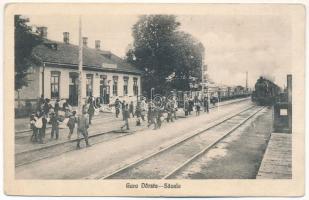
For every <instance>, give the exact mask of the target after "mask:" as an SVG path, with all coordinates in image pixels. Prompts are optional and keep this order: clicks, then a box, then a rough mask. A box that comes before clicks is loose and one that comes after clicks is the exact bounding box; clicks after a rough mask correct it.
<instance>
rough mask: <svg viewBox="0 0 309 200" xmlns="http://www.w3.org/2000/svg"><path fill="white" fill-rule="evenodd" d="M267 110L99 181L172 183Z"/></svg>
mask: <svg viewBox="0 0 309 200" xmlns="http://www.w3.org/2000/svg"><path fill="white" fill-rule="evenodd" d="M263 109H264V107H257V106H252V107H250V108H247V109H245V110H243V111H241V112H239V113H237V114H235V115H232V116H231V117H228V118H226V119H225V120H223V121H221V122H219V123H217V124H214V125H212V126H211V127H208V128H206V129H205V130H202V131H199V132H196V133H195V134H193V135H190V136H188V137H186V138H184V139H181V140H180V141H177V142H176V143H174V144H171V145H169V146H167V147H166V148H164V149H161V150H159V151H157V152H155V153H153V154H151V155H149V156H147V157H145V158H141V159H139V160H137V161H136V162H133V163H131V164H129V165H127V166H124V167H122V168H120V169H118V170H116V171H114V172H112V173H110V174H108V175H105V176H101V177H100V176H98V177H96V178H97V179H170V178H172V177H173V176H174V175H175V174H176V173H177V172H179V171H180V170H181V169H183V168H184V167H185V166H187V165H188V164H189V163H192V162H194V160H195V159H197V158H198V157H200V156H201V155H203V154H204V153H206V152H207V151H208V150H210V149H211V148H213V147H214V146H215V145H216V144H217V143H219V142H220V141H221V140H223V139H224V138H225V137H227V136H228V135H229V134H230V133H232V132H234V131H235V130H236V129H237V128H238V127H240V126H241V125H243V124H244V123H245V122H246V121H247V120H249V119H250V118H251V117H253V116H254V115H255V114H257V113H258V112H260V111H261V110H263Z"/></svg>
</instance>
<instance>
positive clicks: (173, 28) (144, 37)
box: [127, 15, 204, 95]
mask: <svg viewBox="0 0 309 200" xmlns="http://www.w3.org/2000/svg"><path fill="white" fill-rule="evenodd" d="M179 27H180V23H179V22H178V21H177V20H176V16H174V15H146V16H141V17H140V19H139V20H138V22H137V23H136V24H135V25H134V26H133V38H134V43H133V48H132V49H130V50H129V51H128V52H127V60H128V61H129V62H130V63H132V64H133V65H135V66H136V67H137V68H139V69H140V70H142V71H143V81H142V84H143V89H144V90H145V91H146V92H147V94H148V95H149V93H150V89H151V88H155V91H156V93H158V92H159V93H161V94H163V93H165V92H166V91H170V90H171V89H178V90H188V89H189V84H190V81H191V79H192V77H197V78H199V80H200V77H201V72H200V69H201V66H202V54H203V53H204V48H203V45H202V44H201V43H200V42H199V41H197V40H196V39H194V38H193V37H192V36H191V35H190V34H188V33H185V32H182V31H179V30H178V28H179Z"/></svg>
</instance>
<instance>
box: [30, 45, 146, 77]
mask: <svg viewBox="0 0 309 200" xmlns="http://www.w3.org/2000/svg"><path fill="white" fill-rule="evenodd" d="M52 45H56V48H54V47H52ZM33 54H34V55H35V56H36V57H39V58H40V59H41V60H42V61H43V62H50V63H58V64H69V65H78V46H77V45H73V44H65V43H61V42H55V41H51V40H44V42H43V43H42V44H40V45H38V46H36V47H35V48H34V49H33ZM102 64H106V66H110V65H111V64H115V65H116V66H117V67H116V68H113V71H121V72H133V73H141V71H140V70H138V69H137V68H135V67H133V66H132V65H130V64H128V63H126V62H125V61H124V60H123V59H121V58H120V57H118V56H116V55H114V54H113V53H111V52H110V51H102V50H97V49H93V48H88V47H84V48H83V66H87V67H90V68H91V67H93V68H96V69H98V68H99V69H100V68H102V69H106V70H110V68H106V67H103V66H102Z"/></svg>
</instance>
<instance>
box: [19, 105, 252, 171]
mask: <svg viewBox="0 0 309 200" xmlns="http://www.w3.org/2000/svg"><path fill="white" fill-rule="evenodd" d="M245 100H247V99H242V100H240V101H234V102H231V103H226V104H223V105H221V106H225V105H231V104H234V103H238V102H241V101H245ZM214 108H216V107H211V108H210V109H214ZM145 129H147V128H146V127H145V128H142V129H141V130H139V131H142V130H145ZM130 134H132V133H125V132H124V133H119V131H115V130H113V131H105V132H97V133H94V134H92V135H89V139H90V141H91V144H98V143H101V142H105V141H109V140H112V139H116V138H120V137H124V136H127V135H130ZM28 137H30V136H28ZM28 137H27V138H25V136H22V137H21V138H20V140H19V142H21V140H22V141H25V142H28V141H29V140H28V139H29V138H28ZM15 139H16V138H15ZM76 142H77V139H74V140H65V141H61V142H56V141H55V142H52V143H50V144H47V145H46V144H44V146H42V147H35V148H33V149H30V150H25V151H21V152H17V153H15V167H20V166H23V165H27V164H30V163H33V162H36V161H40V160H43V159H47V158H50V157H54V156H58V155H61V154H63V153H66V152H69V151H73V150H75V149H76Z"/></svg>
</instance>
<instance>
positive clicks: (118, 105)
mask: <svg viewBox="0 0 309 200" xmlns="http://www.w3.org/2000/svg"><path fill="white" fill-rule="evenodd" d="M120 103H121V102H120V101H119V99H118V98H117V99H116V101H115V111H116V117H117V118H118V115H119V113H120Z"/></svg>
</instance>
